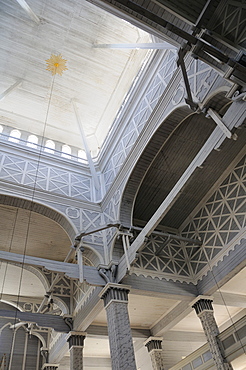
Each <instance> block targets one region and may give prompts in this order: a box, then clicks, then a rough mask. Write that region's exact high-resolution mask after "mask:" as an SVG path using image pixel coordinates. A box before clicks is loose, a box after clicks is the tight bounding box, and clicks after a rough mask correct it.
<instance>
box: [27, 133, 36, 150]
mask: <svg viewBox="0 0 246 370" xmlns="http://www.w3.org/2000/svg"><path fill="white" fill-rule="evenodd" d="M37 144H38V137H37V136H36V135H29V136H28V139H27V144H26V145H27V146H30V148H34V149H36V148H37Z"/></svg>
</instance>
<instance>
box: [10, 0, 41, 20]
mask: <svg viewBox="0 0 246 370" xmlns="http://www.w3.org/2000/svg"><path fill="white" fill-rule="evenodd" d="M16 1H17V3H18V4H20V6H21V7H22V9H24V10H25V12H26V13H27V14H28V15H29V17H30V18H31V19H32V20H33V21H34V22H36V23H37V24H39V23H40V19H39V18H38V17H37V16H36V14H35V13H34V11H33V10H32V9H31V8H30V6H29V5H28V4H27V2H26V1H25V0H16Z"/></svg>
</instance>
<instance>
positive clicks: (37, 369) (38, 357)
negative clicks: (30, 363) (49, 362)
mask: <svg viewBox="0 0 246 370" xmlns="http://www.w3.org/2000/svg"><path fill="white" fill-rule="evenodd" d="M39 362H40V340H39V341H38V349H37V361H36V370H39V369H40V366H39Z"/></svg>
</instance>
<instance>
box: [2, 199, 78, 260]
mask: <svg viewBox="0 0 246 370" xmlns="http://www.w3.org/2000/svg"><path fill="white" fill-rule="evenodd" d="M0 216H1V217H0V229H1V233H0V245H1V250H2V251H9V252H13V253H19V254H24V253H25V254H28V255H31V256H37V257H40V258H47V257H48V258H49V259H55V260H56V259H57V260H59V261H63V260H64V259H65V257H66V255H67V253H68V251H69V248H70V245H71V241H70V239H69V237H68V236H67V234H66V233H65V231H64V230H63V229H62V228H61V227H60V226H59V225H58V224H57V223H56V222H54V221H52V220H51V219H49V218H48V217H45V216H43V215H40V214H38V213H35V212H30V211H28V210H25V209H21V208H15V207H11V206H5V205H0Z"/></svg>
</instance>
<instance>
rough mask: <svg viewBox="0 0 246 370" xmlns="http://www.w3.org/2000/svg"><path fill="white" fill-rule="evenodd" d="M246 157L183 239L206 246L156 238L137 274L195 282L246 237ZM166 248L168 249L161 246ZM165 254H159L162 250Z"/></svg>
mask: <svg viewBox="0 0 246 370" xmlns="http://www.w3.org/2000/svg"><path fill="white" fill-rule="evenodd" d="M245 194H246V157H244V158H243V159H242V160H241V161H240V162H239V163H238V165H237V166H236V167H235V168H234V170H233V171H232V172H231V173H230V174H229V175H228V176H227V178H226V179H225V180H224V181H223V182H222V184H221V185H220V186H219V188H218V189H217V190H216V191H215V192H214V194H213V195H212V196H211V197H210V198H209V200H208V201H207V202H206V204H205V205H204V206H203V207H202V208H201V209H200V210H199V212H198V213H197V214H196V215H195V217H194V218H193V220H192V221H191V222H190V223H189V224H188V225H187V226H186V227H185V229H184V230H183V232H182V233H181V235H182V236H183V237H187V238H194V239H195V238H200V239H201V240H202V241H203V245H202V246H197V245H190V244H188V243H185V242H184V241H178V240H170V241H169V242H168V243H166V242H167V238H166V237H161V236H158V235H154V234H152V235H151V236H150V237H149V238H148V241H147V243H146V245H145V247H144V248H143V249H142V251H141V252H140V253H139V254H138V259H137V261H136V262H135V264H134V266H133V272H135V273H139V274H144V275H146V276H147V275H150V276H151V275H153V276H158V274H163V275H164V274H165V275H167V276H168V275H169V274H170V277H171V275H172V277H174V276H178V275H179V276H182V277H187V278H189V277H190V278H194V277H196V275H197V274H198V273H200V272H201V270H204V271H205V270H206V269H207V268H208V267H210V268H211V267H212V266H213V264H214V263H215V261H216V258H217V257H219V256H221V255H223V254H225V253H226V252H228V250H230V249H231V248H233V246H235V244H236V243H238V242H239V240H240V238H243V237H245V225H246V199H245ZM163 244H164V247H163V248H161V246H162V245H163ZM160 248H161V251H160V252H159V253H157V252H158V250H160Z"/></svg>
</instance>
